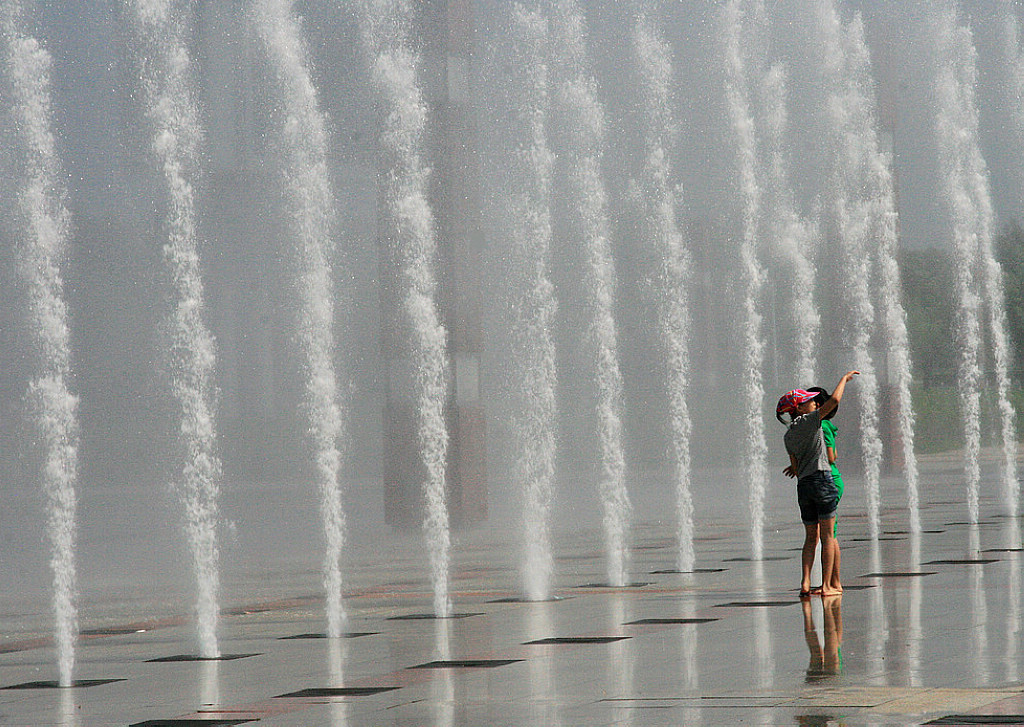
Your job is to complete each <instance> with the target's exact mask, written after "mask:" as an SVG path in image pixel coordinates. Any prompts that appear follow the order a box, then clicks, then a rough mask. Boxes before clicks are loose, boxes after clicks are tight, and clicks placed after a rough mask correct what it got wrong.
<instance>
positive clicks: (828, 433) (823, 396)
mask: <svg viewBox="0 0 1024 727" xmlns="http://www.w3.org/2000/svg"><path fill="white" fill-rule="evenodd" d="M807 390H808V391H813V392H814V393H815V394H817V396H815V397H814V400H815V401H816V402H818V406H821V405H822V404H824V403H825V402H826V401H828V399H829V393H828V389H824V388H822V387H820V386H812V387H810V388H809V389H807ZM837 411H839V406H838V405H837V406H836V408H835V409H833V410H832V411H831V412H830V413H829V414H827V415H826V416H825V417H823V418H822V420H821V433H822V436H823V437H824V439H825V452H826V454H827V455H828V462H829V464H830V465H831V466H832V481H833V482H834V483H835V485H836V489H837V490H838V491H839V499H842V497H843V476H842V475H841V474H839V467H838V465H836V458H837V455H836V434H837V433H838V431H839V428H838V427H836V425H835V424H833V423H832V417H834V416H835V415H836V412H837ZM838 533H839V515H838V513H837V514H836V521H835V525H834V526H833V530H832V534H833V537H835V536H836V535H838ZM835 551H836V555H835V562H834V564H833V566H832V572H833V573H834V578H835V581H836V583H838V582H839V541H838V540H837V541H836V544H835Z"/></svg>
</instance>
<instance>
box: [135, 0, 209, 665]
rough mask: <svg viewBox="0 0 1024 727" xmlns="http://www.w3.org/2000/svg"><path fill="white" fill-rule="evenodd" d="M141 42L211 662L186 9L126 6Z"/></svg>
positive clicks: (186, 490) (196, 139)
mask: <svg viewBox="0 0 1024 727" xmlns="http://www.w3.org/2000/svg"><path fill="white" fill-rule="evenodd" d="M130 8H131V14H132V19H133V21H134V27H135V31H136V35H137V40H138V44H139V64H140V66H141V74H140V78H141V83H142V91H143V95H144V98H145V109H146V115H147V117H148V120H149V122H150V125H151V128H152V150H153V153H154V154H155V156H156V158H157V160H158V162H159V165H160V171H161V173H162V174H163V178H164V182H165V184H166V187H167V211H166V218H165V220H164V225H165V229H166V232H167V243H166V244H165V245H164V259H165V261H166V264H167V268H168V273H169V275H170V277H171V279H172V283H173V296H174V298H173V304H174V311H173V312H172V314H171V325H170V341H169V342H168V345H169V347H170V356H171V366H172V370H171V386H172V389H173V394H174V397H175V400H176V401H177V403H178V406H179V407H180V409H181V422H180V429H179V441H180V443H181V447H182V450H183V452H184V455H185V462H184V466H183V468H182V472H181V482H180V495H181V498H182V502H183V504H184V506H185V519H186V522H185V529H186V533H187V536H188V543H189V547H190V549H191V553H192V561H193V565H194V566H195V571H196V579H197V585H198V603H197V611H198V627H199V653H200V656H201V657H203V658H208V659H212V658H217V657H219V656H220V650H219V647H218V645H217V623H218V618H219V610H218V606H217V599H218V591H219V586H220V575H219V570H218V560H219V554H218V547H217V518H218V512H217V508H218V505H217V500H218V490H219V480H220V474H221V473H220V460H219V458H218V456H217V453H216V451H215V440H214V400H215V398H216V397H215V390H214V368H215V364H216V353H215V347H214V341H213V337H212V336H211V335H210V333H209V331H208V329H207V328H206V325H205V323H204V321H203V307H204V305H203V283H202V277H201V275H200V263H199V253H198V250H197V239H196V238H197V235H196V212H195V194H196V193H195V189H194V186H193V185H194V180H195V179H196V178H197V176H198V172H199V169H198V167H199V144H200V141H201V136H202V134H201V130H200V126H199V114H198V110H197V108H196V104H195V100H194V91H193V80H192V70H191V61H190V59H189V55H188V47H187V44H186V38H187V37H188V34H187V30H188V28H187V27H186V25H185V20H184V19H185V18H187V17H188V12H187V4H186V3H179V2H174V1H173V0H131V2H130Z"/></svg>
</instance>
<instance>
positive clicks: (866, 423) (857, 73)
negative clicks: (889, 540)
mask: <svg viewBox="0 0 1024 727" xmlns="http://www.w3.org/2000/svg"><path fill="white" fill-rule="evenodd" d="M813 9H814V14H813V16H812V17H813V18H814V22H815V25H816V29H817V32H818V35H819V39H820V54H821V55H820V61H821V63H822V75H823V77H824V82H825V88H827V89H828V92H827V93H828V97H827V100H826V101H825V104H824V105H825V109H826V111H825V113H826V116H827V119H828V123H829V128H830V129H831V139H830V142H829V143H830V145H831V152H832V171H831V174H832V180H831V192H830V195H829V196H830V200H829V204H830V208H831V210H830V212H831V217H832V225H833V228H834V232H835V234H836V236H837V237H838V241H839V247H840V259H841V261H842V271H843V279H844V292H845V294H846V299H845V301H846V302H845V305H844V308H846V309H847V313H846V315H845V316H844V317H845V321H844V323H845V327H846V329H847V331H848V334H849V337H850V341H851V344H852V348H853V352H852V353H853V366H854V367H855V368H857V369H858V370H860V372H861V377H860V379H858V384H857V386H858V394H859V395H860V396H859V404H860V427H861V455H862V458H863V462H864V485H865V490H866V494H867V505H868V523H869V526H870V532H871V537H872V538H877V537H878V535H879V533H880V529H881V523H880V512H879V507H880V498H881V493H880V488H879V485H880V483H879V477H880V474H881V464H882V440H881V437H880V435H879V419H878V398H879V396H878V391H879V384H878V377H877V374H876V372H875V368H874V362H873V360H872V355H871V344H872V334H873V333H874V328H875V315H876V313H875V305H874V302H873V299H872V295H871V285H870V284H871V273H872V271H871V260H872V247H871V245H872V235H873V232H874V227H875V224H876V216H877V212H878V211H877V209H876V208H875V197H876V195H877V190H874V189H872V188H871V187H870V180H869V176H870V174H869V173H870V171H871V169H872V165H873V164H876V163H878V159H877V158H873V156H872V142H873V140H874V130H873V129H874V121H875V120H874V115H873V106H872V101H871V95H870V86H867V87H865V86H864V83H865V79H869V78H870V77H869V75H868V67H869V62H870V59H869V57H868V55H867V46H866V45H865V44H864V38H863V28H862V26H861V23H860V18H859V17H858V18H855V19H854V20H853V21H852V22H851V23H850V26H849V27H848V28H844V26H843V24H842V22H841V21H840V19H839V15H838V13H837V12H836V9H835V6H834V5H833V2H832V0H814V8H813Z"/></svg>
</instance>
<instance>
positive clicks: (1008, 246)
mask: <svg viewBox="0 0 1024 727" xmlns="http://www.w3.org/2000/svg"><path fill="white" fill-rule="evenodd" d="M996 254H997V255H998V257H999V262H1000V264H1001V265H1002V267H1003V291H1004V294H1005V296H1006V317H1007V325H1008V327H1009V329H1010V342H1011V343H1012V344H1013V346H1012V348H1013V350H1014V353H1015V354H1016V352H1018V351H1021V350H1024V349H1022V348H1021V346H1024V230H1022V229H1021V227H1020V225H1019V224H1018V223H1017V222H1011V223H1010V224H1008V225H1007V226H1006V227H1005V228H1004V229H1003V232H1002V233H1001V234H1000V235H999V238H998V239H997V240H996ZM1013 360H1014V362H1019V361H1020V360H1021V359H1020V357H1019V355H1015V356H1014V359H1013ZM1012 365H1013V364H1011V366H1012Z"/></svg>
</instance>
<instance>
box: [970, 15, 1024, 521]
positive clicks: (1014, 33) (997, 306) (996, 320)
mask: <svg viewBox="0 0 1024 727" xmlns="http://www.w3.org/2000/svg"><path fill="white" fill-rule="evenodd" d="M1006 11H1007V16H1006V22H1005V24H1004V27H1005V28H1006V55H1007V58H1006V64H1007V66H1008V68H1009V70H1010V74H1011V78H1010V81H1011V84H1010V87H1009V88H1008V95H1009V99H1008V101H1009V102H1010V104H1011V108H1012V112H1013V114H1012V116H1013V129H1014V133H1015V135H1016V138H1017V144H1018V146H1017V148H1020V145H1021V144H1024V53H1021V51H1020V44H1019V40H1018V35H1019V29H1018V23H1017V19H1016V16H1015V15H1014V14H1013V8H1012V7H1011V6H1009V5H1007V6H1006ZM1017 174H1018V175H1019V177H1018V179H1020V180H1024V164H1021V163H1020V162H1019V160H1018V163H1017ZM1021 189H1022V191H1021V193H1020V194H1021V195H1022V199H1024V187H1022V188H1021ZM986 196H987V195H986ZM1019 204H1020V206H1019V207H1018V210H1020V209H1022V208H1024V203H1019ZM981 245H982V255H983V259H984V265H985V289H986V294H987V296H988V300H989V325H990V326H991V327H992V346H993V352H992V354H993V363H994V367H995V372H996V387H997V390H998V397H999V415H1000V421H1001V424H1002V436H1003V497H1004V503H1005V507H1006V511H1007V513H1008V514H1010V515H1016V514H1017V511H1018V508H1019V504H1020V483H1019V481H1018V480H1017V433H1016V416H1015V412H1014V409H1013V406H1012V405H1011V404H1010V401H1009V397H1008V394H1009V385H1010V380H1009V365H1010V358H1011V352H1010V339H1009V338H1008V336H1007V333H1006V305H1005V299H1004V295H1003V283H1002V275H1003V274H1002V269H1001V268H1000V266H999V264H998V262H997V261H996V258H995V255H994V253H993V250H992V237H991V235H990V236H989V237H988V239H987V240H984V239H983V240H982V241H981Z"/></svg>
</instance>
